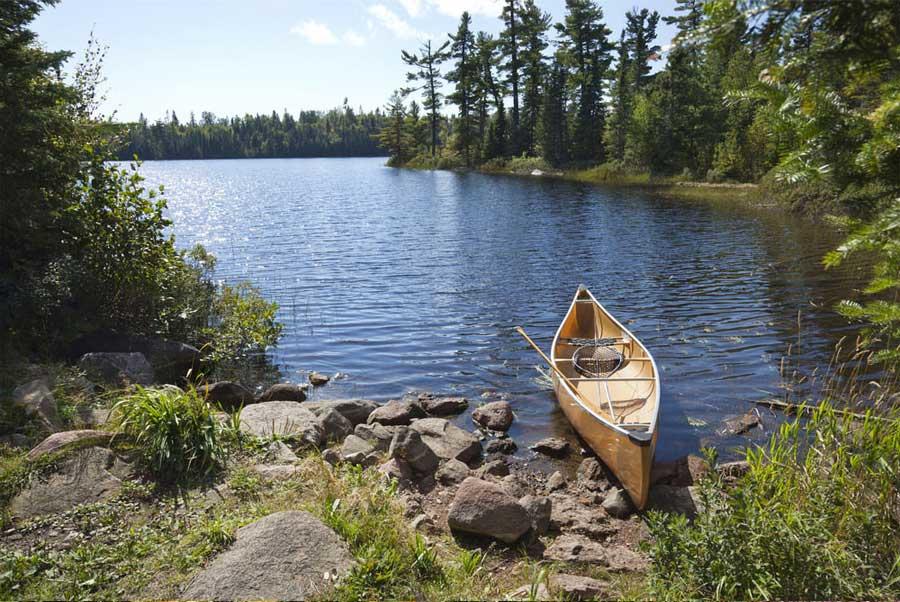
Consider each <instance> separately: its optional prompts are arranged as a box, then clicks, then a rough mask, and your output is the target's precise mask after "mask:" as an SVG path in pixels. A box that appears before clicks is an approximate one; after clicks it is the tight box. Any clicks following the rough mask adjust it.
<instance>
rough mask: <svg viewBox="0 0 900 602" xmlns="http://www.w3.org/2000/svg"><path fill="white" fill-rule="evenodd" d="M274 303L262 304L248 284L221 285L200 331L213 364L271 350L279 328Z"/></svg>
mask: <svg viewBox="0 0 900 602" xmlns="http://www.w3.org/2000/svg"><path fill="white" fill-rule="evenodd" d="M277 312H278V304H277V303H274V302H269V301H266V300H265V299H264V298H263V296H262V295H261V294H260V292H259V290H258V289H257V288H255V287H253V286H251V285H250V284H248V283H240V284H238V285H236V286H229V285H227V284H226V285H223V286H222V288H221V290H219V291H218V292H217V294H216V297H215V300H214V302H213V306H212V312H211V315H210V317H209V326H208V327H207V328H206V329H205V330H204V335H205V337H206V340H207V344H208V346H209V348H210V354H209V360H210V361H212V362H214V363H219V362H229V361H239V360H242V359H246V358H247V357H249V356H253V355H260V354H261V353H263V352H264V351H265V350H266V349H267V348H269V347H274V346H275V345H276V344H277V343H278V339H279V337H280V336H281V329H282V325H281V324H280V323H278V322H277V321H276V320H275V315H276V313H277Z"/></svg>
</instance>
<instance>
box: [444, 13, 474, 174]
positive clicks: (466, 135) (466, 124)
mask: <svg viewBox="0 0 900 602" xmlns="http://www.w3.org/2000/svg"><path fill="white" fill-rule="evenodd" d="M471 26H472V17H471V16H470V15H469V13H468V12H464V13H463V14H462V17H461V18H460V21H459V28H458V29H457V31H456V35H451V36H450V40H451V41H452V45H451V46H450V57H451V58H453V59H455V60H456V65H455V68H454V69H453V70H452V71H450V72H449V73H447V81H450V82H453V83H455V84H456V86H455V89H454V91H453V93H452V94H450V95H448V97H447V98H448V100H450V102H452V103H453V104H455V105H456V106H457V107H459V122H458V124H457V129H456V139H455V142H456V150H457V151H460V152H461V153H462V155H463V158H464V159H465V161H466V166H467V167H471V166H472V147H473V146H474V145H475V143H476V142H478V141H479V139H478V137H477V135H478V126H477V125H476V123H475V121H476V115H474V114H473V112H474V111H473V109H474V105H475V101H476V94H477V87H478V72H479V69H478V60H477V56H476V55H475V50H476V49H475V34H474V33H473V32H472V28H471Z"/></svg>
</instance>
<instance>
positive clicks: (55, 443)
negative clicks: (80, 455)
mask: <svg viewBox="0 0 900 602" xmlns="http://www.w3.org/2000/svg"><path fill="white" fill-rule="evenodd" d="M112 437H113V434H112V433H110V432H107V431H95V430H91V429H84V430H79V431H64V432H61V433H53V434H52V435H50V436H49V437H47V438H46V439H44V440H43V441H41V442H40V443H39V444H38V445H37V446H35V448H34V449H32V450H31V451H30V452H28V459H29V460H36V459H38V458H40V457H41V456H44V455H46V454H54V453H56V452H59V451H62V450H63V449H65V448H66V447H69V446H72V445H76V444H77V445H82V446H84V445H101V446H102V445H106V444H107V443H109V440H110V439H112Z"/></svg>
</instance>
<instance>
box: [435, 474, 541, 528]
mask: <svg viewBox="0 0 900 602" xmlns="http://www.w3.org/2000/svg"><path fill="white" fill-rule="evenodd" d="M447 523H448V524H449V525H450V528H451V529H455V530H457V531H464V532H466V533H474V534H475V535H483V536H487V537H492V538H494V539H497V540H499V541H502V542H504V543H508V544H511V543H514V542H516V541H517V540H518V539H519V538H520V537H522V536H523V535H524V534H525V533H526V532H527V531H528V529H530V528H531V517H530V516H529V515H528V511H527V510H525V508H523V507H522V506H520V505H519V504H518V502H517V501H516V499H515V498H514V497H512V496H510V495H509V494H507V493H506V491H504V490H503V488H502V487H500V486H499V485H495V484H493V483H489V482H487V481H482V480H480V479H476V478H473V477H469V478H467V479H466V480H465V481H463V482H462V485H460V486H459V489H458V490H457V491H456V496H455V497H454V498H453V502H452V503H451V504H450V509H449V513H448V516H447Z"/></svg>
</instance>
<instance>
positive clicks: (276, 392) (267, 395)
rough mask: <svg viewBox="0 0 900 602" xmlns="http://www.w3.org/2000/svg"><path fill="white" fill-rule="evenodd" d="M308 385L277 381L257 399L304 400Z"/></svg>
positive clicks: (263, 400)
mask: <svg viewBox="0 0 900 602" xmlns="http://www.w3.org/2000/svg"><path fill="white" fill-rule="evenodd" d="M308 386H309V385H295V384H293V383H277V384H274V385H272V386H271V387H269V388H268V389H266V390H265V391H264V392H263V393H262V394H261V395H260V396H259V397H258V398H257V401H260V402H265V401H306V388H307V387H308Z"/></svg>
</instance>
